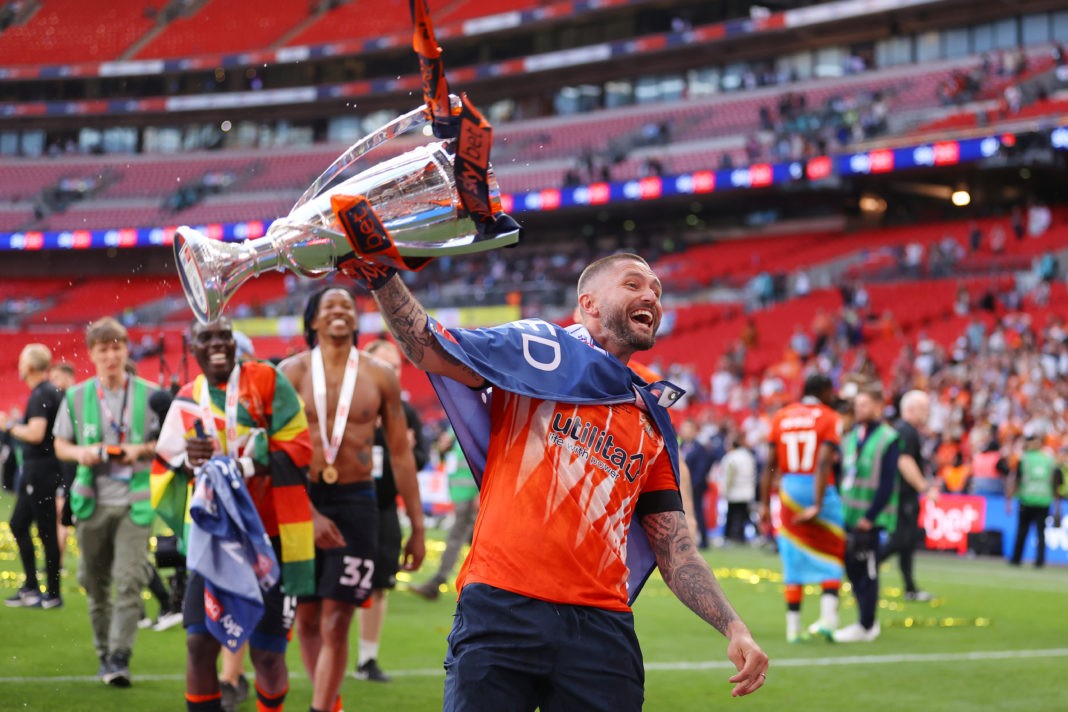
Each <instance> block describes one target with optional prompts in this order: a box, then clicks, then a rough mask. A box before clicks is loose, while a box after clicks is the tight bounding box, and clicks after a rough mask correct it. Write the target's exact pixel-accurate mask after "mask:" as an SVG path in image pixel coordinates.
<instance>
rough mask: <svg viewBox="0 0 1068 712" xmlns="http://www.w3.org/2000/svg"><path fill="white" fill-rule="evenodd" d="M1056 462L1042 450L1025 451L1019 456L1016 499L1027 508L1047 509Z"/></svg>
mask: <svg viewBox="0 0 1068 712" xmlns="http://www.w3.org/2000/svg"><path fill="white" fill-rule="evenodd" d="M1056 468H1057V461H1056V460H1054V459H1053V456H1052V455H1050V454H1049V453H1048V452H1046V451H1044V450H1025V451H1024V453H1023V454H1022V455H1021V456H1020V485H1019V490H1018V491H1017V493H1016V498H1017V499H1019V500H1020V504H1023V505H1027V506H1029V507H1048V506H1049V505H1050V504H1052V502H1053V483H1054V480H1053V473H1054V470H1056Z"/></svg>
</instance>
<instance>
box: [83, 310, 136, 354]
mask: <svg viewBox="0 0 1068 712" xmlns="http://www.w3.org/2000/svg"><path fill="white" fill-rule="evenodd" d="M111 341H121V342H122V343H124V344H129V343H130V335H129V334H128V333H127V332H126V327H125V326H123V325H122V324H120V323H119V322H118V320H116V319H115V318H114V317H110V316H105V317H103V318H102V319H97V320H96V321H94V322H93V323H92V324H90V325H89V326H88V327H86V329H85V345H86V346H88V347H89V348H93V347H94V346H96V345H97V344H105V343H108V342H111Z"/></svg>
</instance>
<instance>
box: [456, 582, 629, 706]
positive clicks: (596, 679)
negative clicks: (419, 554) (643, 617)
mask: <svg viewBox="0 0 1068 712" xmlns="http://www.w3.org/2000/svg"><path fill="white" fill-rule="evenodd" d="M448 643H449V651H448V654H447V656H446V658H445V704H444V707H443V709H444V710H445V712H473V711H476V710H477V711H480V712H481V711H484V712H511V711H513V710H514V711H515V712H532V711H533V710H534V709H535V708H538V709H540V710H541V712H563V711H565V710H566V711H570V710H583V711H584V712H586V711H589V712H598V711H603V712H640V710H641V708H642V703H643V702H644V699H645V666H644V664H643V662H642V651H641V648H640V647H639V646H638V638H637V636H636V635H635V633H634V616H633V614H631V613H630V612H624V611H606V610H603V609H600V608H590V607H587V606H570V605H564V604H559V603H548V602H546V601H539V600H537V599H533V598H528V597H526V596H521V595H519V594H515V593H511V592H509V591H503V590H501V589H498V588H494V587H492V586H486V585H484V584H469V585H467V586H464V589H463V591H462V592H461V594H460V600H459V601H458V602H457V604H456V614H455V616H454V620H453V626H452V632H451V633H449V638H448Z"/></svg>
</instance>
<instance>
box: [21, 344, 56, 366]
mask: <svg viewBox="0 0 1068 712" xmlns="http://www.w3.org/2000/svg"><path fill="white" fill-rule="evenodd" d="M19 358H20V359H25V360H26V363H27V364H28V365H29V367H30V368H32V369H33V370H34V371H37V372H38V373H44V372H45V371H47V370H48V366H49V364H51V363H52V352H51V351H50V350H49V349H48V347H47V346H45V345H44V344H26V345H25V346H23V347H22V353H21V354H19Z"/></svg>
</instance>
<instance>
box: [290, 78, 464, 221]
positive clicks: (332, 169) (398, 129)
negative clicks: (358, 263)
mask: <svg viewBox="0 0 1068 712" xmlns="http://www.w3.org/2000/svg"><path fill="white" fill-rule="evenodd" d="M450 98H451V97H450ZM429 122H430V119H429V118H428V117H427V113H426V107H425V106H420V107H419V108H417V109H412V110H411V111H409V112H408V113H407V114H404V115H402V116H398V117H397V118H395V119H393V120H392V121H390V122H389V123H388V124H386V125H385V126H382V127H381V128H379V129H378V130H377V131H375V132H374V133H370V134H368V135H366V136H364V137H363V138H361V139H360V140H359V141H357V142H356V143H354V144H352V145H351V146H349V147H348V149H346V151H345V152H344V153H342V154H341V155H340V156H338V157H337V158H336V159H335V160H334V162H333V163H331V164H330V166H329V167H328V168H327V169H326V170H325V171H323V173H322V175H320V176H319V177H318V178H316V179H315V180H314V181H312V184H311V185H309V186H308V189H307V190H305V191H304V194H303V195H301V196H300V198H298V199H297V202H296V204H294V205H293V210H296V209H297V208H299V207H300V206H302V205H304V204H305V203H307V202H308V201H309V200H313V199H314V198H315V197H316V196H318V195H319V194H320V193H321V192H322V191H323V190H324V189H325V188H326V187H327V186H328V185H330V184H331V183H332V182H333V181H334V179H335V178H337V177H338V176H339V175H341V174H342V173H343V172H344V171H345V170H347V169H348V168H349V167H350V166H351V165H352V164H354V163H356V161H358V160H360V159H361V158H363V157H364V156H365V155H367V154H368V153H370V152H371V151H373V150H374V149H376V148H378V147H379V146H381V145H382V144H383V143H385V142H386V141H389V140H390V139H393V138H396V137H397V136H400V135H401V134H405V133H408V132H409V131H411V130H412V129H417V128H419V127H421V126H425V125H426V124H428V123H429ZM292 212H293V211H290V213H291V214H292Z"/></svg>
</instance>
